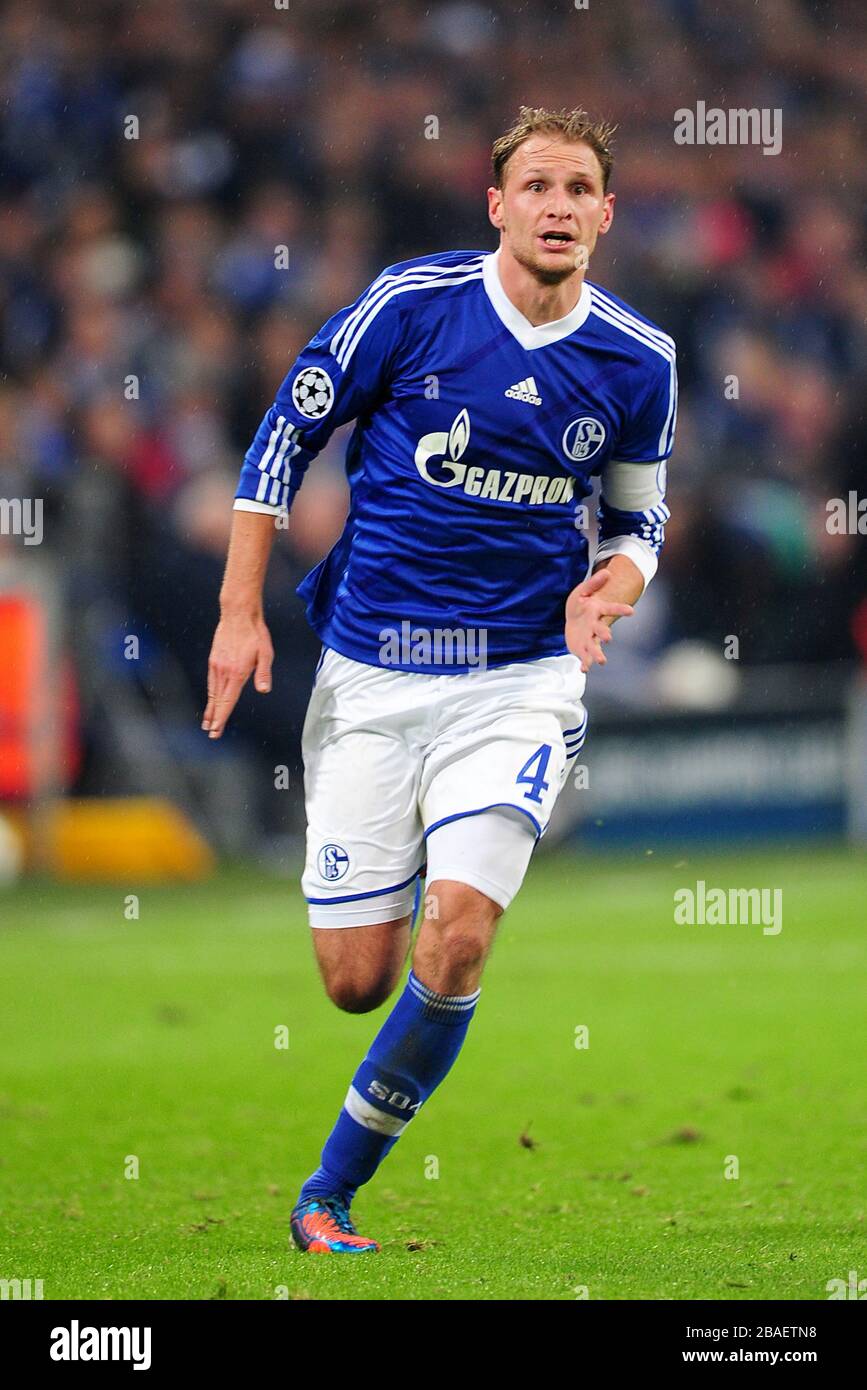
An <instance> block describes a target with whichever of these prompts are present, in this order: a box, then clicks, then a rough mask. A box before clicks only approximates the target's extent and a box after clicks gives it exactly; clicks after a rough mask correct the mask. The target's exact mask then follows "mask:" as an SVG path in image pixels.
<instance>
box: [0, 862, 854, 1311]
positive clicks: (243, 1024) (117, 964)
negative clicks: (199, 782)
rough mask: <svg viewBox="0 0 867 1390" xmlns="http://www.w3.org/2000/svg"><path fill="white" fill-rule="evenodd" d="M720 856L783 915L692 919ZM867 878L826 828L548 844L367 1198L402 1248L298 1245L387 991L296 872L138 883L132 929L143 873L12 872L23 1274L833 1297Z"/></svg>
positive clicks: (352, 1291) (13, 1070)
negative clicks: (315, 911) (429, 1093)
mask: <svg viewBox="0 0 867 1390" xmlns="http://www.w3.org/2000/svg"><path fill="white" fill-rule="evenodd" d="M698 878H704V879H705V880H706V881H707V883H708V884H715V885H721V886H726V887H728V886H745V887H750V886H768V887H780V888H782V890H783V911H784V917H783V930H782V932H781V933H780V935H779V936H776V937H771V936H765V935H763V933H762V931H761V928H760V927H757V926H727V927H712V926H695V927H686V926H676V925H675V924H674V921H673V893H674V890H675V889H676V888H678V887H683V886H686V885H690V884H694V883H695V881H696V879H698ZM865 889H867V872H865V867H864V863H863V860H862V861H861V862H859V861H858V859H857V858H856V857H855V856H854V855H847V854H844V853H842V852H840V853H838V852H834V851H828V850H817V851H805V850H803V849H800V850H798V852H797V853H795V852H793V853H791V854H783V853H779V854H766V855H757V856H754V857H750V858H746V859H745V858H742V857H729V858H715V857H712V856H710V855H708V854H704V853H691V854H690V856H689V858H688V859H684V858H677V857H676V856H674V855H670V856H667V857H665V856H660V855H657V856H654V857H649V858H646V857H643V856H637V857H635V858H633V859H632V860H628V861H627V860H620V859H617V860H614V859H601V860H600V859H585V860H581V859H575V860H570V861H564V860H551V859H548V860H543V859H539V860H538V862H536V863H535V864H534V865H533V867H532V869H531V872H530V875H529V877H528V880H527V883H526V885H525V888H524V890H523V892H522V894H521V896H520V897H519V899H518V901H517V902H516V904H515V905H514V907H513V908H512V909H511V911H510V912H509V913H508V915H507V916H506V918H505V919H504V921H503V923H502V925H501V929H500V935H499V938H498V942H497V946H496V948H495V951H494V955H493V957H492V959H491V961H490V963H489V966H488V969H487V972H486V976H485V980H484V988H483V993H482V999H481V1003H480V1006H479V1010H478V1012H477V1015H476V1018H475V1020H474V1022H473V1025H472V1029H471V1031H470V1035H469V1038H468V1042H467V1045H466V1047H465V1049H464V1052H463V1054H462V1056H461V1058H460V1059H459V1061H458V1063H457V1065H456V1067H455V1070H454V1071H453V1072H452V1074H451V1076H450V1077H449V1078H448V1079H447V1081H446V1082H445V1084H444V1085H443V1087H442V1088H441V1090H440V1091H439V1092H437V1094H436V1095H435V1097H434V1098H433V1099H432V1100H431V1102H430V1103H429V1104H428V1105H427V1106H426V1108H425V1109H424V1110H423V1112H422V1113H421V1115H420V1116H419V1117H418V1118H417V1119H416V1120H414V1121H413V1123H412V1124H411V1125H410V1127H409V1129H408V1130H407V1132H406V1133H405V1135H404V1136H403V1138H402V1139H401V1141H400V1143H399V1144H398V1145H397V1147H396V1149H395V1151H394V1153H393V1154H392V1155H391V1156H390V1157H389V1158H388V1159H387V1161H386V1164H385V1165H384V1167H383V1169H382V1170H381V1172H380V1174H379V1175H378V1177H377V1179H375V1180H374V1182H373V1183H372V1184H371V1186H370V1187H369V1188H367V1189H365V1190H363V1191H362V1193H361V1194H360V1197H359V1199H358V1200H357V1203H356V1209H355V1210H356V1215H357V1218H358V1221H359V1225H360V1229H361V1230H362V1231H364V1232H369V1233H370V1234H372V1235H375V1236H376V1237H377V1238H378V1239H380V1240H381V1242H382V1243H383V1253H382V1254H381V1255H380V1256H375V1257H363V1258H362V1259H357V1258H356V1259H353V1258H342V1259H341V1258H330V1259H329V1258H317V1257H313V1256H303V1255H300V1254H296V1253H295V1252H291V1251H290V1250H289V1249H288V1247H287V1243H286V1231H287V1217H288V1212H289V1207H290V1203H291V1199H292V1197H293V1196H294V1194H295V1191H296V1188H297V1185H298V1184H299V1182H300V1180H301V1179H302V1178H303V1177H305V1176H306V1174H307V1172H308V1171H309V1170H310V1169H311V1168H312V1167H313V1166H314V1165H315V1163H316V1161H317V1158H318V1153H319V1149H320V1147H321V1143H322V1140H323V1139H324V1137H325V1134H326V1133H327V1131H328V1129H329V1128H330V1125H331V1123H332V1121H333V1119H334V1116H335V1114H336V1111H337V1108H338V1106H339V1104H340V1102H341V1100H342V1098H343V1095H344V1093H345V1090H346V1086H347V1084H348V1081H349V1078H350V1076H351V1074H352V1072H353V1070H354V1068H355V1066H356V1064H357V1062H358V1061H359V1060H360V1058H361V1056H362V1055H363V1053H364V1051H365V1049H366V1045H367V1042H368V1040H369V1039H370V1037H371V1036H372V1034H373V1032H374V1031H375V1029H376V1027H377V1026H378V1024H379V1022H380V1021H381V1019H382V1018H383V1017H384V1012H385V1011H380V1012H379V1013H378V1014H376V1015H371V1016H367V1017H351V1016H348V1015H344V1014H340V1013H339V1012H338V1011H337V1010H335V1009H334V1008H333V1006H331V1005H330V1004H329V1003H328V1002H327V1001H326V999H325V997H324V995H323V992H322V989H321V986H320V984H319V980H318V976H317V974H316V971H315V968H314V964H313V961H312V957H311V953H310V948H309V943H308V938H307V932H306V927H305V921H304V913H303V907H302V904H301V902H300V899H299V893H298V890H297V887H296V886H295V884H294V882H293V883H290V884H283V883H279V882H274V881H271V880H267V881H264V882H263V881H262V880H261V879H257V878H253V877H251V876H250V875H248V874H240V873H235V874H225V875H222V876H221V877H220V878H219V879H217V880H215V881H213V882H212V883H210V884H208V885H205V886H203V887H195V888H174V889H167V888H161V889H156V888H142V889H141V890H140V900H141V909H140V911H141V915H140V919H139V920H138V921H128V920H126V918H125V916H124V896H125V894H126V893H127V892H129V891H134V890H133V889H130V888H117V889H114V888H98V889H96V888H60V887H55V886H50V885H36V884H34V885H29V886H25V887H21V888H18V889H15V890H13V891H9V892H6V893H3V894H0V920H2V931H0V981H2V983H0V1006H2V1017H3V1048H2V1064H0V1078H2V1079H0V1119H2V1135H3V1138H2V1146H0V1194H2V1221H0V1225H2V1232H0V1277H5V1278H15V1277H17V1278H22V1279H24V1278H31V1279H37V1278H41V1279H43V1281H44V1293H45V1297H46V1298H50V1297H57V1298H86V1297H89V1298H178V1297H181V1298H195V1299H206V1298H227V1299H232V1298H254V1299H265V1298H274V1297H278V1296H283V1297H285V1296H287V1295H288V1297H290V1298H373V1299H380V1298H382V1299H389V1298H402V1297H403V1298H414V1299H415V1298H419V1299H428V1298H434V1299H448V1298H472V1299H477V1298H481V1299H484V1298H538V1299H574V1298H576V1296H578V1292H579V1291H580V1290H581V1289H582V1288H586V1289H587V1291H588V1294H589V1297H590V1298H592V1299H623V1298H648V1299H681V1298H700V1299H716V1298H741V1299H757V1298H782V1299H792V1298H808V1299H823V1298H826V1297H827V1293H826V1289H825V1286H826V1283H827V1281H828V1280H829V1279H832V1278H835V1277H840V1278H844V1279H845V1278H846V1277H847V1276H848V1272H849V1270H850V1269H856V1270H858V1272H859V1275H860V1276H861V1277H865V1276H867V1255H865V1234H867V1225H865V1212H867V1197H865V1192H864V1171H865V1166H867V1165H865V1160H867V1075H865V1072H867V1069H865V1051H867V1049H865V1026H864V966H865V957H867V948H865V943H864V938H863V921H864V911H863V905H864V901H865ZM279 1025H285V1026H286V1027H287V1028H288V1033H289V1046H288V1049H287V1050H278V1049H276V1048H275V1047H274V1030H275V1028H276V1027H278V1026H279ZM578 1025H586V1026H587V1027H588V1028H589V1043H590V1045H589V1048H587V1049H586V1050H578V1049H576V1047H575V1045H574V1043H575V1029H576V1026H578ZM522 1135H525V1136H529V1143H528V1142H522V1141H521V1136H522ZM128 1155H135V1156H137V1158H138V1160H139V1165H140V1176H139V1178H138V1179H137V1180H128V1179H126V1178H125V1177H124V1164H125V1162H126V1158H127V1156H128ZM727 1155H736V1156H737V1158H738V1160H739V1164H740V1177H739V1178H738V1179H737V1180H728V1181H727V1180H725V1178H724V1176H723V1172H724V1165H725V1162H726V1157H727ZM434 1160H435V1161H436V1164H438V1177H430V1176H427V1174H428V1173H429V1172H430V1171H431V1170H432V1169H433V1167H434ZM281 1290H283V1292H282V1295H281V1292H280V1291H281Z"/></svg>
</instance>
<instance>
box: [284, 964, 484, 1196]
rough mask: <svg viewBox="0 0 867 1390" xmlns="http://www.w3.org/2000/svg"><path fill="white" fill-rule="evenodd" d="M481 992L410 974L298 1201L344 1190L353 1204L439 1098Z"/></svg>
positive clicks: (344, 1103)
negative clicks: (441, 986) (437, 985)
mask: <svg viewBox="0 0 867 1390" xmlns="http://www.w3.org/2000/svg"><path fill="white" fill-rule="evenodd" d="M480 993H481V991H480V990H476V991H475V993H474V994H466V995H460V994H454V995H450V994H437V993H435V991H434V990H432V989H428V987H427V985H423V984H422V983H421V981H420V980H419V979H417V978H416V976H415V975H414V974H413V972H412V971H410V972H409V979H408V980H407V982H406V987H405V989H404V991H403V993H402V994H401V996H400V998H399V999H398V1001H397V1003H396V1004H395V1006H394V1008H393V1009H392V1011H391V1013H390V1014H389V1016H388V1018H387V1019H386V1020H385V1022H384V1023H383V1025H382V1027H381V1028H380V1030H379V1032H378V1033H377V1035H376V1037H375V1038H374V1040H373V1043H372V1045H371V1048H370V1051H369V1052H368V1054H367V1056H366V1057H365V1059H364V1061H363V1062H362V1064H361V1066H360V1067H359V1068H358V1071H357V1072H356V1073H355V1076H354V1077H353V1078H352V1085H351V1086H350V1088H349V1092H348V1094H347V1097H346V1100H345V1101H344V1102H343V1109H342V1110H341V1112H340V1114H339V1116H338V1118H337V1124H336V1125H335V1126H334V1129H333V1130H332V1131H331V1134H330V1135H329V1137H328V1139H327V1141H326V1144H325V1148H324V1149H323V1150H322V1164H321V1166H320V1167H319V1168H317V1169H316V1172H315V1173H313V1174H312V1176H311V1177H309V1178H308V1179H307V1181H306V1182H305V1184H304V1186H303V1187H302V1189H301V1195H300V1197H299V1199H298V1200H299V1201H306V1200H307V1198H309V1197H328V1196H330V1195H331V1194H332V1193H334V1192H341V1193H343V1195H344V1196H345V1198H346V1200H347V1201H350V1202H351V1201H352V1198H353V1197H354V1196H355V1193H356V1190H357V1189H358V1188H359V1187H361V1185H362V1183H365V1182H369V1181H370V1179H371V1178H372V1177H373V1175H374V1173H375V1172H376V1170H377V1168H378V1167H379V1165H380V1163H381V1162H382V1160H383V1159H384V1158H385V1155H386V1154H387V1153H388V1152H389V1151H390V1150H391V1149H392V1148H394V1145H395V1144H396V1143H397V1141H398V1138H399V1136H400V1133H401V1131H402V1130H403V1129H405V1127H406V1125H407V1124H408V1123H409V1121H410V1120H411V1119H412V1117H413V1115H416V1114H417V1113H418V1111H419V1108H420V1107H421V1106H422V1105H423V1104H424V1102H425V1101H426V1100H427V1098H428V1096H430V1095H432V1094H433V1092H434V1091H435V1090H436V1088H437V1086H438V1085H439V1084H440V1082H441V1081H442V1079H443V1077H444V1076H445V1075H446V1073H447V1072H448V1071H449V1069H450V1067H451V1066H452V1063H453V1062H454V1060H455V1058H456V1057H457V1055H458V1053H459V1052H460V1050H461V1047H462V1046H463V1041H464V1038H465V1037H466V1034H467V1029H468V1028H469V1026H470V1019H471V1018H472V1016H473V1013H474V1012H475V1007H476V1001H477V1000H478V997H479V994H480Z"/></svg>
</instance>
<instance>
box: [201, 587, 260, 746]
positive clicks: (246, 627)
mask: <svg viewBox="0 0 867 1390" xmlns="http://www.w3.org/2000/svg"><path fill="white" fill-rule="evenodd" d="M273 660H274V648H273V646H272V645H271V634H270V633H269V631H268V629H267V627H266V626H265V621H264V619H263V618H261V617H253V616H251V615H248V614H243V615H241V614H231V615H224V616H223V617H222V618H221V619H220V621H219V623H218V624H217V630H216V632H215V633H214V641H213V645H212V647H211V655H210V657H209V658H208V704H207V707H206V709H205V713H204V715H203V717H202V728H203V729H204V730H205V732H206V733H207V735H208V737H209V738H219V737H220V735H221V734H222V732H223V730H224V729H225V727H226V724H227V722H228V719H229V715H230V714H231V713H232V710H233V709H234V708H235V706H236V704H237V703H238V696H239V695H240V694H241V691H242V690H243V689H244V686H245V685H246V684H247V681H248V680H249V679H250V676H251V675H252V673H253V672H254V671H255V673H256V678H255V681H254V685H255V687H256V689H257V690H258V691H259V693H260V695H265V694H267V693H268V691H269V690H270V689H271V664H272V662H273Z"/></svg>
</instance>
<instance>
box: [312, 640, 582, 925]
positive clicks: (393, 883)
mask: <svg viewBox="0 0 867 1390" xmlns="http://www.w3.org/2000/svg"><path fill="white" fill-rule="evenodd" d="M584 685H585V676H584V675H583V673H582V671H581V663H580V661H579V660H578V658H577V657H575V656H571V655H564V656H550V657H543V658H542V659H540V660H538V661H527V662H513V663H512V664H510V665H508V666H499V667H494V668H493V669H490V670H482V669H475V670H471V671H467V672H463V673H460V674H450V675H425V674H423V673H421V672H418V673H416V672H407V671H395V670H393V669H389V668H386V667H380V666H369V665H366V664H364V663H362V662H358V661H352V660H350V659H349V658H348V657H345V656H341V655H340V654H339V653H338V652H335V651H332V650H331V649H327V650H326V651H325V652H324V653H323V657H322V660H321V661H320V665H319V668H318V670H317V673H316V678H315V681H314V685H313V692H312V694H311V697H310V704H309V706H308V709H307V717H306V719H305V722H304V732H303V735H302V752H303V757H304V788H305V797H306V803H307V822H308V824H307V858H306V863H305V867H304V874H303V877H302V880H301V884H302V888H303V890H304V894H305V897H306V898H307V902H308V905H309V912H310V923H311V926H315V927H331V926H334V927H338V926H346V927H349V926H363V925H365V924H369V923H373V922H389V921H394V920H397V919H398V918H401V917H405V916H407V915H408V914H410V913H411V912H412V911H413V908H414V904H415V902H416V893H417V891H418V888H419V880H420V875H422V874H423V873H424V872H425V867H426V862H427V870H428V879H429V880H430V881H433V878H434V877H455V876H456V875H457V878H458V881H460V882H469V883H470V884H471V886H474V887H480V888H481V891H483V892H488V893H489V896H491V897H493V898H494V900H495V901H497V902H499V904H500V906H501V907H506V906H507V905H508V902H509V901H510V900H511V898H512V897H513V896H514V894H515V893H516V892H517V891H518V888H519V887H520V885H521V882H522V880H523V876H524V872H525V871H526V867H527V862H528V861H529V858H530V853H531V852H532V849H533V846H534V844H535V843H536V841H537V840H538V838H539V837H540V836H541V835H543V834H544V832H545V829H546V828H547V825H548V820H549V818H550V815H551V811H552V810H553V807H554V803H555V801H556V799H557V796H558V794H559V792H560V789H561V787H562V786H563V783H564V781H565V780H566V776H567V773H568V771H569V767H570V764H571V763H572V762H573V760H574V759H575V757H576V756H577V754H578V753H579V752H580V750H581V747H582V745H583V742H584V737H585V734H586V729H587V715H586V712H585V710H584V706H583V705H582V703H581V697H582V695H583V693H584ZM484 811H491V812H499V813H501V814H496V815H489V816H482V815H481V812H484ZM471 816H472V817H478V818H479V819H478V821H476V822H475V823H474V824H473V827H472V833H470V832H469V831H467V834H466V836H465V837H464V840H463V843H464V844H465V845H466V846H467V847H471V849H472V851H474V852H475V854H476V857H477V866H476V872H475V874H474V871H473V863H472V859H473V853H472V852H470V853H469V854H464V855H461V856H458V855H456V854H455V852H454V850H455V841H454V834H451V835H450V836H442V837H441V840H442V841H443V843H444V844H445V842H446V840H448V849H447V851H444V853H445V854H446V857H447V859H448V861H449V862H448V865H447V866H446V865H444V866H443V867H444V868H447V869H448V872H443V871H441V870H440V868H439V866H438V865H437V862H436V861H437V848H436V845H437V831H438V830H439V829H440V828H441V827H443V826H449V825H451V824H452V823H454V822H455V821H463V820H465V819H466V818H468V817H471ZM504 827H506V828H504ZM516 834H517V835H518V838H519V840H520V842H521V847H523V846H526V854H522V853H519V852H518V850H519V846H518V845H517V844H516V843H515V836H516ZM487 840H489V841H490V842H491V843H490V845H488V844H487V843H486V841H487ZM458 860H460V861H461V862H457V861H458ZM467 861H469V862H467ZM482 883H487V884H488V885H489V886H488V887H487V888H486V887H483V886H482ZM491 888H494V889H495V890H496V891H490V889H491ZM503 899H505V901H504V900H503Z"/></svg>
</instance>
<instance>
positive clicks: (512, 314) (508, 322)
mask: <svg viewBox="0 0 867 1390" xmlns="http://www.w3.org/2000/svg"><path fill="white" fill-rule="evenodd" d="M499 257H500V252H499V250H497V251H492V252H491V253H490V254H489V255H487V256H485V258H484V260H483V261H482V283H483V284H484V287H485V291H486V293H487V296H488V299H489V300H490V301H491V304H492V305H493V308H494V312H495V314H496V315H497V317H498V318H499V319H500V320H501V321H502V322H503V323H504V324H505V326H506V327H507V328H508V330H509V332H510V333H512V334H514V336H515V337H516V338H517V339H518V342H519V343H520V344H521V347H522V348H526V350H527V351H528V352H529V351H531V350H532V349H533V348H540V347H547V346H548V344H549V343H559V341H560V339H561V338H568V336H569V334H570V333H574V332H575V330H576V328H580V327H581V325H582V324H583V323H584V321H585V319H586V318H587V315H588V314H589V313H590V286H589V285H588V284H587V281H586V280H585V281H584V284H583V285H582V286H581V293H580V295H579V296H578V303H577V304H576V305H575V308H574V309H573V310H572V311H571V313H569V314H567V315H566V317H565V318H562V319H555V320H554V321H553V322H552V323H540V324H538V325H537V324H532V323H531V322H530V320H529V319H527V318H525V317H524V315H523V314H522V313H521V311H520V309H517V308H516V307H515V305H514V304H513V303H512V301H511V299H510V298H509V296H508V295H507V294H506V291H505V290H504V289H503V282H502V281H501V279H500V271H499Z"/></svg>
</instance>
